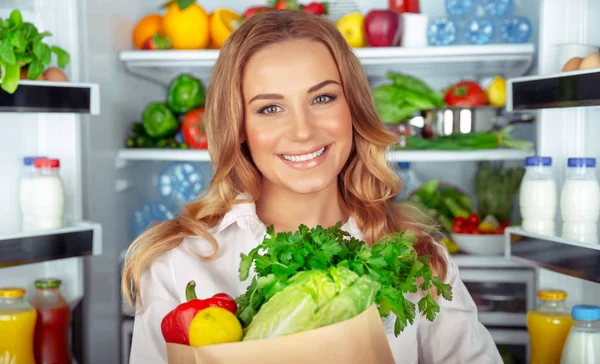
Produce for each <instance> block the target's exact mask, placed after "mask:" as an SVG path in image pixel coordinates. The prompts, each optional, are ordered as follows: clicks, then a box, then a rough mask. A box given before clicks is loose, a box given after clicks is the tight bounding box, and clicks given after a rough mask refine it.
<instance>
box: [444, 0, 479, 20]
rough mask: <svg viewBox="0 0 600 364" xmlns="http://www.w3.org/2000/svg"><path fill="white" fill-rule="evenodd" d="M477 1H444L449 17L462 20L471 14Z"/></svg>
mask: <svg viewBox="0 0 600 364" xmlns="http://www.w3.org/2000/svg"><path fill="white" fill-rule="evenodd" d="M478 1H479V0H446V12H447V13H448V16H450V17H457V18H463V17H466V16H469V15H471V14H473V12H474V11H475V9H476V7H477V2H478Z"/></svg>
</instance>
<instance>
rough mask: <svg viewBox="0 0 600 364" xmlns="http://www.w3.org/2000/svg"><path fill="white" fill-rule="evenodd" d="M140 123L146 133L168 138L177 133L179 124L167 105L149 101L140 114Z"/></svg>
mask: <svg viewBox="0 0 600 364" xmlns="http://www.w3.org/2000/svg"><path fill="white" fill-rule="evenodd" d="M142 125H143V126H144V130H146V133H147V134H148V135H149V136H151V137H153V138H168V137H172V136H174V135H175V134H177V128H178V127H179V124H178V123H177V119H175V116H174V115H173V113H172V112H171V110H169V108H168V107H167V105H165V104H162V103H160V102H153V103H150V104H149V105H148V106H147V107H146V109H145V110H144V113H143V114H142Z"/></svg>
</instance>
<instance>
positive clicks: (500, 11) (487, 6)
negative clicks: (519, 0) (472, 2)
mask: <svg viewBox="0 0 600 364" xmlns="http://www.w3.org/2000/svg"><path fill="white" fill-rule="evenodd" d="M480 1H481V5H482V6H483V9H484V11H485V15H486V16H489V17H506V16H509V15H511V14H512V11H513V0H480Z"/></svg>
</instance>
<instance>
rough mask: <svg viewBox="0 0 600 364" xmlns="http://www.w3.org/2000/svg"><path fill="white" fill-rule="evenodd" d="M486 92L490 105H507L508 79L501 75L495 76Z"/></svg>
mask: <svg viewBox="0 0 600 364" xmlns="http://www.w3.org/2000/svg"><path fill="white" fill-rule="evenodd" d="M485 93H486V95H487V98H488V101H489V103H490V105H492V106H498V107H502V106H504V105H506V80H505V79H504V78H502V77H500V76H496V77H494V80H493V81H492V83H490V85H489V86H488V88H487V90H486V92H485Z"/></svg>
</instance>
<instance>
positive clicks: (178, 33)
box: [162, 2, 210, 49]
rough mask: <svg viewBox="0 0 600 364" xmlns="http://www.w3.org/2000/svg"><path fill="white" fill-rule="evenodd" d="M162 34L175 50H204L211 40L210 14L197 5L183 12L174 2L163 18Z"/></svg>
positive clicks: (194, 4)
mask: <svg viewBox="0 0 600 364" xmlns="http://www.w3.org/2000/svg"><path fill="white" fill-rule="evenodd" d="M162 32H163V35H164V36H165V37H167V38H169V39H170V40H171V44H172V46H173V49H204V48H206V47H207V46H208V41H209V39H210V37H209V31H208V14H206V11H204V8H202V7H201V6H200V5H198V4H196V3H193V4H192V5H190V6H188V7H187V8H185V9H184V10H181V9H180V8H179V5H177V2H173V3H172V4H171V5H169V7H168V8H167V12H166V13H165V16H164V17H163V24H162Z"/></svg>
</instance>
